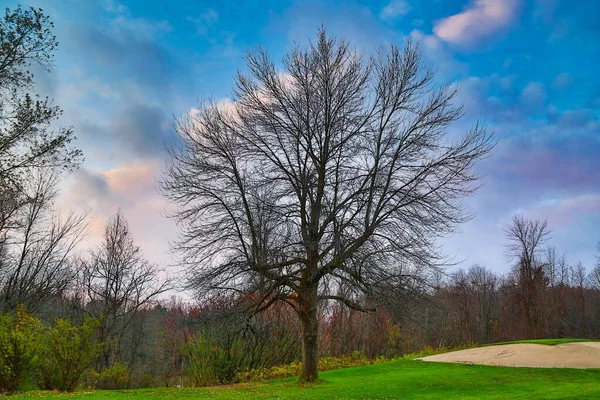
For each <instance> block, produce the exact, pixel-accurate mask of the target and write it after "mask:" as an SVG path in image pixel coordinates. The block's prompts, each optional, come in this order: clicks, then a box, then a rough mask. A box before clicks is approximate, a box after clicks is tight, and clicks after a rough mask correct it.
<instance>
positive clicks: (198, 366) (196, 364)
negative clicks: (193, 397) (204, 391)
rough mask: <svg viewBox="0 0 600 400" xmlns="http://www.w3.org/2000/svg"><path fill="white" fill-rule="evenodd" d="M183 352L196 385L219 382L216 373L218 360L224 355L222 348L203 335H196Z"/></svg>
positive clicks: (208, 384)
mask: <svg viewBox="0 0 600 400" xmlns="http://www.w3.org/2000/svg"><path fill="white" fill-rule="evenodd" d="M183 353H184V354H185V355H186V356H187V360H188V373H189V374H190V375H191V377H192V380H193V381H194V386H198V387H199V386H210V385H216V384H217V383H219V379H218V377H217V373H216V368H215V367H216V364H217V360H218V359H219V358H221V357H222V354H221V353H222V350H221V349H220V348H219V347H218V346H216V345H213V344H212V343H210V342H209V341H208V340H207V339H205V338H204V337H202V336H196V337H194V338H193V339H192V340H191V341H190V342H189V343H187V344H186V345H185V347H184V349H183Z"/></svg>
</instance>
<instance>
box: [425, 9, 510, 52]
mask: <svg viewBox="0 0 600 400" xmlns="http://www.w3.org/2000/svg"><path fill="white" fill-rule="evenodd" d="M519 8H520V0H502V1H500V0H473V1H472V2H471V4H470V5H469V6H468V7H467V8H466V9H465V10H464V11H462V12H460V13H458V14H455V15H452V16H450V17H448V18H445V19H442V20H440V21H437V22H436V24H435V27H434V29H433V31H434V33H435V34H436V35H437V36H438V37H439V38H440V39H442V40H444V41H445V42H448V43H451V44H454V45H457V46H462V47H474V46H476V45H478V44H480V43H481V42H482V41H484V40H486V39H489V38H490V37H492V36H494V34H496V33H498V32H501V31H502V30H504V29H505V28H506V27H508V26H509V25H510V24H511V23H512V22H513V21H514V20H515V19H516V17H517V15H518V11H519Z"/></svg>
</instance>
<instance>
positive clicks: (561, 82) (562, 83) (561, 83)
mask: <svg viewBox="0 0 600 400" xmlns="http://www.w3.org/2000/svg"><path fill="white" fill-rule="evenodd" d="M572 83H573V77H572V76H571V74H569V73H567V72H563V73H562V74H558V75H557V76H556V78H554V80H553V81H552V87H553V88H554V89H564V88H567V87H569V86H571V84H572Z"/></svg>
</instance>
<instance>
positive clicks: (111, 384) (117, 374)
mask: <svg viewBox="0 0 600 400" xmlns="http://www.w3.org/2000/svg"><path fill="white" fill-rule="evenodd" d="M87 384H88V386H90V387H92V388H94V389H127V388H129V386H130V384H131V372H130V371H129V368H127V366H126V365H123V364H121V363H119V362H116V363H114V364H113V365H111V366H110V367H108V368H106V369H104V370H103V371H102V372H97V371H91V372H90V374H89V376H88V377H87Z"/></svg>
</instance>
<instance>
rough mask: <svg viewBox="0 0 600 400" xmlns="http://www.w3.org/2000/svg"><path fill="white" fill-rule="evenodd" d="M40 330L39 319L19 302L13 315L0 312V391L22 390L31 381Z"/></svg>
mask: <svg viewBox="0 0 600 400" xmlns="http://www.w3.org/2000/svg"><path fill="white" fill-rule="evenodd" d="M41 330H42V323H41V322H40V320H39V319H37V318H35V317H33V316H32V315H31V314H29V313H28V312H27V311H26V310H25V307H23V306H22V305H19V306H18V307H17V312H16V316H13V315H12V314H3V313H0V391H4V392H14V391H17V390H23V389H25V388H26V386H27V385H28V384H30V383H32V376H33V370H34V368H35V365H36V363H37V360H38V357H37V348H36V347H37V346H36V344H37V340H38V337H39V334H40V332H41Z"/></svg>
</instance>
